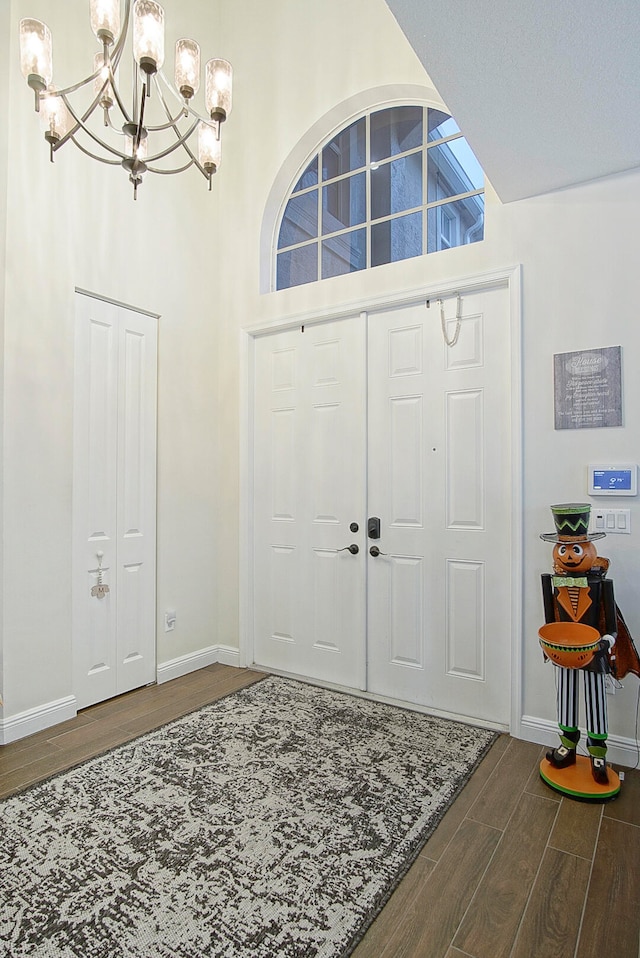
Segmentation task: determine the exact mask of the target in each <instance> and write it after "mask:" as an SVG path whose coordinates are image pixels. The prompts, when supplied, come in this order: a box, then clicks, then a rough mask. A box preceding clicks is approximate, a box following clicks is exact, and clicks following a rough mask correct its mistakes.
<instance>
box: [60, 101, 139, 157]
mask: <svg viewBox="0 0 640 958" xmlns="http://www.w3.org/2000/svg"><path fill="white" fill-rule="evenodd" d="M62 99H63V101H64V103H65V105H66V107H67V109H68V110H69V113H70V114H71V116H72V117H73V119H74V120H75V123H76V125H75V126H74V127H72V129H71V130H69V132H68V133H65V135H64V136H63V137H61V138H60V139H59V140H58V141H57V143H54V144H53V146H52V150H53V152H54V153H55V152H56V151H57V150H59V149H60V147H61V146H64V144H65V143H66V142H67V140H71V139H73V142H74V143H75V144H76V146H78V145H79V144H78V141H77V140H76V139H75V134H76V133H77V132H78V130H79V129H81V130H84V132H85V133H86V134H87V136H88V137H90V138H91V139H92V140H93V141H94V142H95V143H97V144H98V146H101V147H102V149H103V150H106V151H107V153H113V155H114V156H117V157H119V158H120V160H125V159H126V158H127V157H126V154H125V153H121V152H120V151H119V150H116V149H114V147H112V146H110V144H109V143H105V141H104V140H101V139H100V137H99V136H97V134H95V133H94V132H93V130H91V129H90V127H88V126H87V125H86V124H85V122H84V121H85V120H86V119H87V118H88V117H89V116H91V114H92V113H93V110H94V109H95V106H96V103H97V102H98V100H97V98H96V100H95V102H94V104H93V106H92V107H90V108H89V110H87V112H86V113H85V115H84V116H83V117H82V119H81V118H80V117H79V116H78V115H77V113H76V112H75V110H74V109H73V107H72V105H71V103H70V102H69V101H68V100H67V98H66V96H63V97H62ZM104 162H109V161H108V160H105V161H104Z"/></svg>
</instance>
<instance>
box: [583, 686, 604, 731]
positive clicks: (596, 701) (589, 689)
mask: <svg viewBox="0 0 640 958" xmlns="http://www.w3.org/2000/svg"><path fill="white" fill-rule="evenodd" d="M584 700H585V705H586V710H587V735H590V736H594V737H596V738H606V736H607V729H608V722H607V694H606V689H605V677H604V675H602V674H600V673H598V672H586V671H585V672H584Z"/></svg>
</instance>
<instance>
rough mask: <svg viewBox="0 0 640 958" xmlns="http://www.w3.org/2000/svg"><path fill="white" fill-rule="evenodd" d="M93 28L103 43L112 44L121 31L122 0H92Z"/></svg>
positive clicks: (90, 5) (90, 4)
mask: <svg viewBox="0 0 640 958" xmlns="http://www.w3.org/2000/svg"><path fill="white" fill-rule="evenodd" d="M89 7H90V14H91V29H92V30H93V32H94V33H95V35H96V37H97V38H98V40H100V42H101V43H107V44H109V45H111V44H112V43H113V42H114V40H115V39H116V37H117V36H118V35H119V33H120V0H90V3H89Z"/></svg>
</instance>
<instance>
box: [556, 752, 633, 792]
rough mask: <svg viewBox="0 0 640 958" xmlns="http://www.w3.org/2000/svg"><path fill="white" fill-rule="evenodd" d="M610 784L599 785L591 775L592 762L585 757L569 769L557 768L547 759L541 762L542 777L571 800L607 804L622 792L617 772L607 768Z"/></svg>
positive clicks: (577, 758)
mask: <svg viewBox="0 0 640 958" xmlns="http://www.w3.org/2000/svg"><path fill="white" fill-rule="evenodd" d="M607 774H608V776H609V782H608V784H607V785H599V784H598V782H596V781H595V779H594V777H593V775H592V774H591V761H590V759H589V758H587V757H585V756H584V755H578V756H577V757H576V764H575V765H570V766H569V767H568V768H556V767H555V766H554V765H552V764H551V762H548V761H547V759H546V758H543V759H542V761H541V762H540V777H541V778H542V779H543V781H545V782H546V783H547V785H549V786H550V787H551V788H553V789H555V790H556V791H557V792H562V793H563V795H568V796H569V797H570V798H577V799H582V800H583V801H591V802H606V801H608V800H609V799H610V798H615V796H616V795H617V794H618V792H619V791H620V779H619V777H618V774H617V772H614V770H613V769H612V768H611V767H610V766H607Z"/></svg>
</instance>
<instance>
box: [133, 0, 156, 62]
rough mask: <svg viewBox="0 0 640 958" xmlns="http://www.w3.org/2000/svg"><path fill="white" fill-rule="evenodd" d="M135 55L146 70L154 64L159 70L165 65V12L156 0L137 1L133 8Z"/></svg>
mask: <svg viewBox="0 0 640 958" xmlns="http://www.w3.org/2000/svg"><path fill="white" fill-rule="evenodd" d="M133 54H134V56H135V58H136V60H137V62H138V65H139V66H140V67H141V68H142V69H143V70H145V72H155V71H154V70H151V71H149V70H148V69H145V67H148V65H149V64H153V66H154V68H155V70H159V69H160V67H161V66H162V64H163V63H164V10H163V9H162V7H161V6H160V4H159V3H155V0H136V2H135V4H134V7H133Z"/></svg>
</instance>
